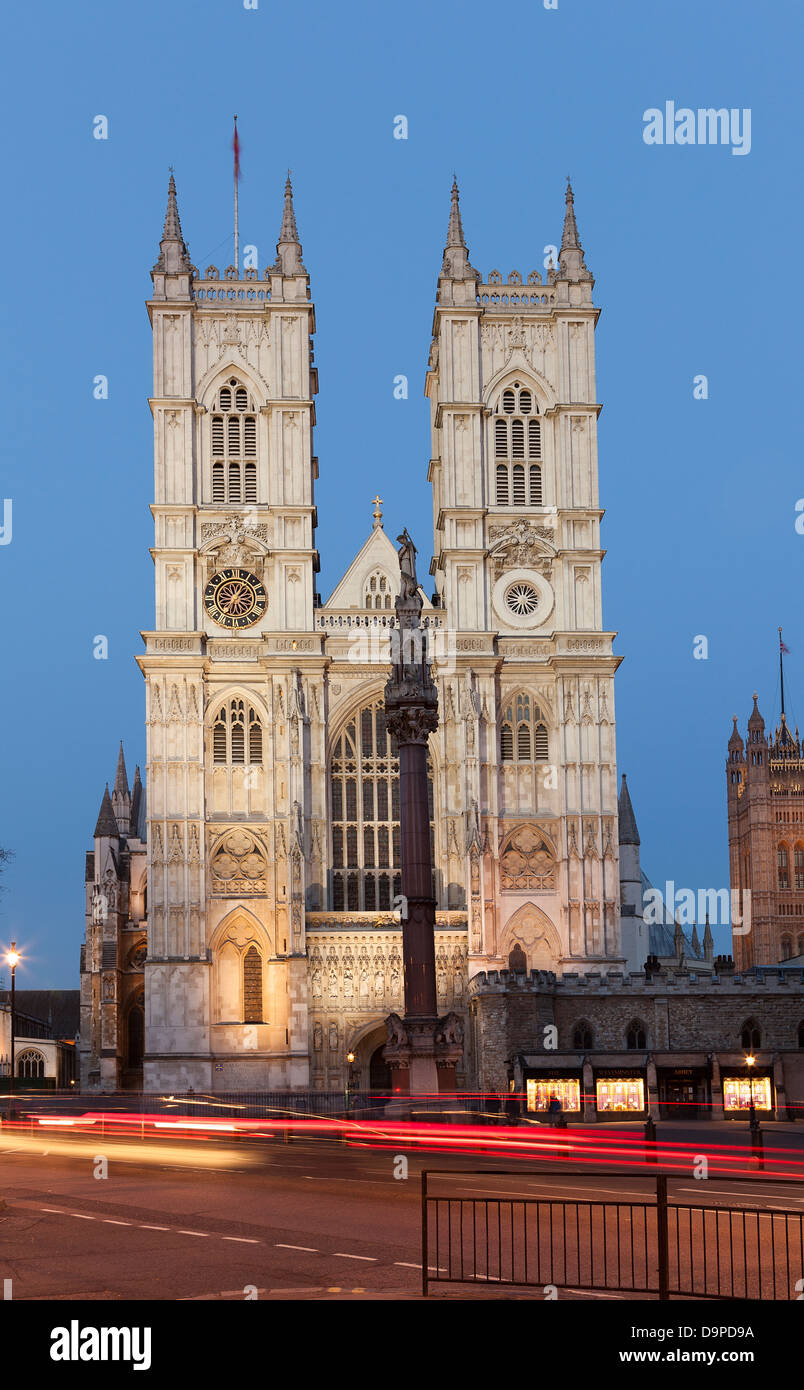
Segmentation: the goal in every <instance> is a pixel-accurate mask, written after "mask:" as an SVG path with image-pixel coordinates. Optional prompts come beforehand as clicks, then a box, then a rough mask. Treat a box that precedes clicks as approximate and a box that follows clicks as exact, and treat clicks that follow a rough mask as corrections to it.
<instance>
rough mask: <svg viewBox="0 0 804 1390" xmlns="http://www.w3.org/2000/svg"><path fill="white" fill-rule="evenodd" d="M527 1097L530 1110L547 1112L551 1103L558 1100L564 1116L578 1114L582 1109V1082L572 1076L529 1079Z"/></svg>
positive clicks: (526, 1083) (526, 1084) (526, 1089)
mask: <svg viewBox="0 0 804 1390" xmlns="http://www.w3.org/2000/svg"><path fill="white" fill-rule="evenodd" d="M525 1097H526V1103H527V1108H528V1110H534V1111H546V1110H548V1109H549V1106H550V1102H551V1101H552V1100H557V1101H559V1102H560V1104H561V1110H562V1113H563V1114H571V1113H573V1112H575V1113H576V1114H577V1113H579V1112H580V1109H581V1082H580V1078H579V1077H572V1076H539V1077H532V1076H531V1077H527V1078H526V1080H525Z"/></svg>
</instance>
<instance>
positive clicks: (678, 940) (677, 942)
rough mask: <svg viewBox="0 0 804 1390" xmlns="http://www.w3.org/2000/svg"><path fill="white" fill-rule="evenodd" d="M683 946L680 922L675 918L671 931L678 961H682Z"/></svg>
mask: <svg viewBox="0 0 804 1390" xmlns="http://www.w3.org/2000/svg"><path fill="white" fill-rule="evenodd" d="M685 946H686V942H685V940H684V932H683V929H682V926H681V923H680V922H679V921H678V920H677V921H676V925H675V930H674V931H673V949H674V951H675V953H676V960H677V961H679V962H681V961H683V959H684V947H685Z"/></svg>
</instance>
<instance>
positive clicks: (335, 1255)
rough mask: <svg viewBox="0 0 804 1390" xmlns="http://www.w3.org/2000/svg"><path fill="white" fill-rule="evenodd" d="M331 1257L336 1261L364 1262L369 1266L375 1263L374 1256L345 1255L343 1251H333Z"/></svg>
mask: <svg viewBox="0 0 804 1390" xmlns="http://www.w3.org/2000/svg"><path fill="white" fill-rule="evenodd" d="M332 1255H333V1259H336V1260H366V1261H367V1262H368V1263H369V1264H376V1263H377V1256H376V1255H346V1254H344V1252H343V1250H333V1252H332Z"/></svg>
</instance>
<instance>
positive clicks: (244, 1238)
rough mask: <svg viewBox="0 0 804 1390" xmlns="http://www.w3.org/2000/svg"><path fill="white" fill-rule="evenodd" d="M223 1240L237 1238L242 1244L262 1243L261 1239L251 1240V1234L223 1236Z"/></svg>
mask: <svg viewBox="0 0 804 1390" xmlns="http://www.w3.org/2000/svg"><path fill="white" fill-rule="evenodd" d="M221 1240H237V1241H239V1242H240V1244H241V1245H262V1241H261V1240H251V1239H250V1238H249V1236H221Z"/></svg>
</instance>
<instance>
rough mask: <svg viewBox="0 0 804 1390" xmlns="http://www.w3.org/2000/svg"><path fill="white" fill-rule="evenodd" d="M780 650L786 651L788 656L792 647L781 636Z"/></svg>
mask: <svg viewBox="0 0 804 1390" xmlns="http://www.w3.org/2000/svg"><path fill="white" fill-rule="evenodd" d="M779 651H780V652H784V653H785V654H786V655H787V656H789V655H790V648H789V647H788V646H787V644H786V643H785V642H783V641H782V639H781V637H780V638H779Z"/></svg>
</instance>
